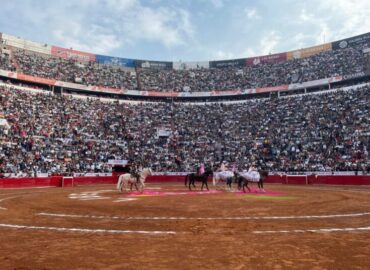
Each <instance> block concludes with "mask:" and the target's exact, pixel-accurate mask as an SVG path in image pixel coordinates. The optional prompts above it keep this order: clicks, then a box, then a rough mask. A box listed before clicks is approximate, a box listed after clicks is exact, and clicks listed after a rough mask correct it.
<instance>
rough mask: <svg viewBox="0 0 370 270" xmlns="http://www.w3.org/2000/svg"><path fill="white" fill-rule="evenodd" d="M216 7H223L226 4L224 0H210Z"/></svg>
mask: <svg viewBox="0 0 370 270" xmlns="http://www.w3.org/2000/svg"><path fill="white" fill-rule="evenodd" d="M210 2H211V3H212V5H213V6H214V7H215V8H222V7H223V6H224V2H223V0H210Z"/></svg>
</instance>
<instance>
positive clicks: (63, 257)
mask: <svg viewBox="0 0 370 270" xmlns="http://www.w3.org/2000/svg"><path fill="white" fill-rule="evenodd" d="M276 178H279V177H275V180H274V179H273V178H271V179H270V180H274V181H267V182H278V181H276ZM294 178H295V177H292V178H291V179H294ZM338 178H340V177H338ZM338 178H337V179H338ZM168 179H170V178H167V181H164V182H158V181H155V180H156V179H153V180H154V181H148V183H147V185H146V189H145V190H144V192H142V193H139V192H123V193H119V192H118V191H117V190H116V188H115V185H114V182H115V181H116V180H114V179H105V181H100V184H98V185H97V184H92V183H93V181H86V182H84V180H83V178H80V179H79V180H78V181H75V182H74V186H73V187H72V186H69V187H68V186H65V187H64V188H61V187H56V186H51V185H54V184H55V180H54V183H53V182H52V181H50V182H48V181H49V180H46V179H45V180H44V182H43V183H42V182H40V181H39V182H38V183H36V182H32V181H31V180H30V179H28V180H24V183H23V185H24V186H28V187H21V185H19V183H22V179H21V180H18V181H19V182H18V183H17V184H16V185H19V187H18V188H14V185H15V184H14V182H13V183H11V182H10V181H5V180H4V181H2V182H0V183H1V184H2V186H3V187H5V186H6V187H8V188H3V189H0V217H1V224H0V231H1V234H0V235H1V236H0V241H1V248H0V254H1V255H0V268H1V269H287V268H289V269H368V268H369V267H370V263H369V260H368V256H369V254H370V242H369V233H370V188H369V186H352V185H350V186H348V185H346V186H343V185H342V186H339V185H320V184H314V183H311V185H290V184H289V183H288V184H281V183H280V184H279V183H267V184H265V189H266V192H265V193H262V192H260V191H257V189H256V186H252V192H250V193H248V192H247V193H242V192H239V191H237V190H236V189H235V186H234V190H233V191H226V190H225V189H224V187H223V186H218V187H216V188H215V187H212V188H211V189H210V191H200V189H199V184H198V185H197V186H198V188H197V189H196V190H193V191H191V192H190V191H189V190H188V189H187V188H186V187H185V186H184V184H183V183H182V182H180V181H177V180H178V179H175V180H176V181H168ZM297 179H298V178H297ZM109 181H111V183H110V184H106V183H108V182H109ZM279 181H280V180H279ZM312 181H313V180H312ZM360 181H362V183H365V182H366V181H369V179H368V177H362V179H360ZM104 182H105V183H104ZM296 183H298V182H296ZM32 185H37V186H34V187H32ZM43 185H46V186H43ZM47 185H50V186H47ZM9 187H10V188H9ZM210 187H211V185H210ZM15 243H17V244H15Z"/></svg>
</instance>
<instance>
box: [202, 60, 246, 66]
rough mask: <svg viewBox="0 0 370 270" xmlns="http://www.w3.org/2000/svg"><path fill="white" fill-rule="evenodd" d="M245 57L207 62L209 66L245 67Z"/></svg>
mask: <svg viewBox="0 0 370 270" xmlns="http://www.w3.org/2000/svg"><path fill="white" fill-rule="evenodd" d="M245 60H246V59H245V58H242V59H231V60H220V61H211V62H209V67H211V68H226V67H245Z"/></svg>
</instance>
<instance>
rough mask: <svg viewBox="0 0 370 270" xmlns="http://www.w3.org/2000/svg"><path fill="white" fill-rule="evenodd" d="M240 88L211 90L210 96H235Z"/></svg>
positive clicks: (239, 91) (238, 93)
mask: <svg viewBox="0 0 370 270" xmlns="http://www.w3.org/2000/svg"><path fill="white" fill-rule="evenodd" d="M241 93H242V91H241V90H229V91H212V94H211V95H212V96H235V95H240V94H241Z"/></svg>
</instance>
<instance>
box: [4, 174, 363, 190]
mask: <svg viewBox="0 0 370 270" xmlns="http://www.w3.org/2000/svg"><path fill="white" fill-rule="evenodd" d="M62 179H63V177H62V176H53V177H46V178H1V179H0V188H20V187H40V186H52V187H61V186H62V185H61V184H62ZM73 181H74V185H93V184H115V183H117V176H100V177H89V176H81V177H74V179H73ZM184 181H185V176H181V175H153V176H149V177H148V179H147V183H161V182H163V183H170V182H181V183H184ZM265 182H266V183H278V184H294V185H304V184H306V182H307V183H308V184H325V185H370V175H367V176H347V175H319V176H313V175H310V176H308V177H307V180H306V177H305V176H290V175H288V176H286V175H282V176H280V175H269V176H268V178H267V179H266V181H265Z"/></svg>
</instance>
